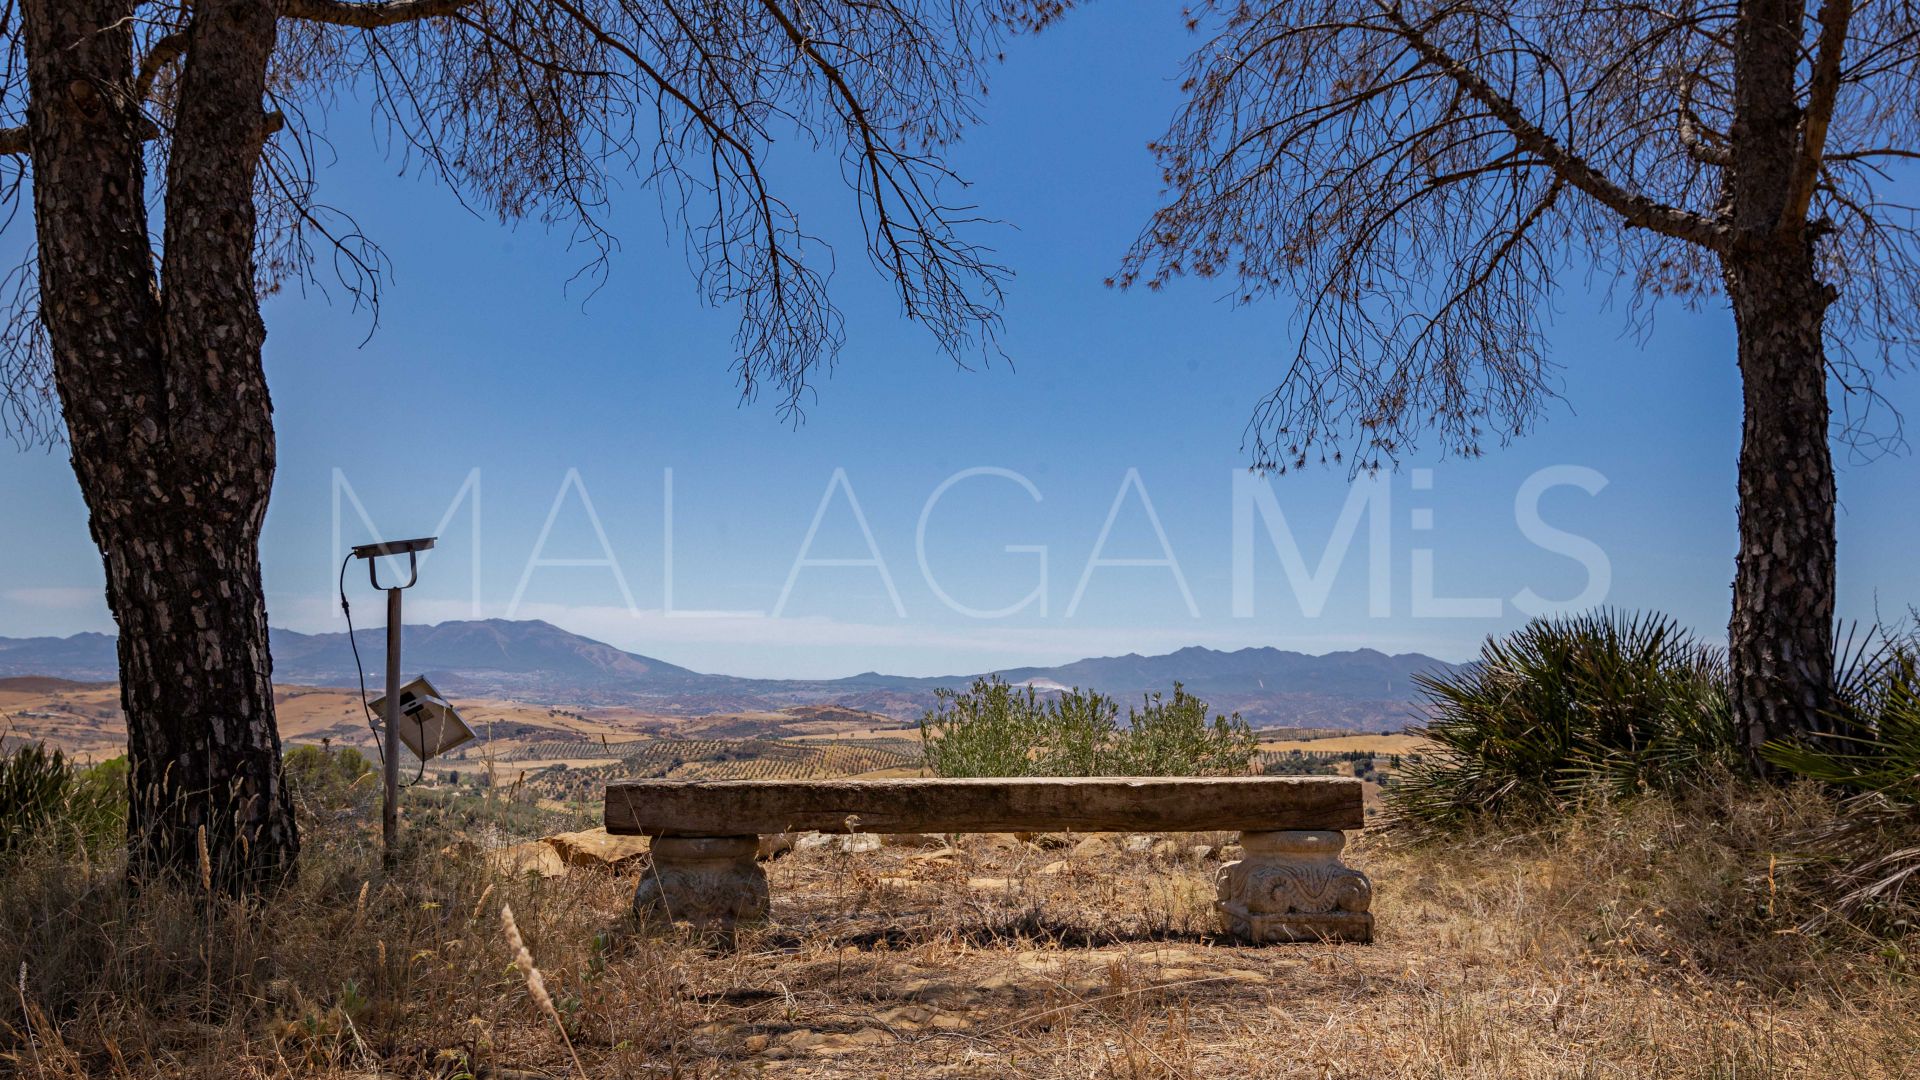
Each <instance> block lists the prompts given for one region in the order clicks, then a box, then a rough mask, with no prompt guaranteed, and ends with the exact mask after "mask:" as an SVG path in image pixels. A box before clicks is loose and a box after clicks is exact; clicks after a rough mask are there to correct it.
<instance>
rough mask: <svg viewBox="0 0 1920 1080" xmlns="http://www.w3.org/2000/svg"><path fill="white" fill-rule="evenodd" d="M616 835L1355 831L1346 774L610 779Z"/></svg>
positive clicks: (610, 820) (609, 819)
mask: <svg viewBox="0 0 1920 1080" xmlns="http://www.w3.org/2000/svg"><path fill="white" fill-rule="evenodd" d="M606 825H607V831H608V832H609V833H613V834H616V835H647V836H744V835H752V834H759V835H766V834H771V833H784V832H839V833H845V832H868V833H948V832H955V833H959V832H1026V831H1048V832H1212V831H1221V832H1229V831H1255V832H1272V831H1278V830H1302V829H1305V830H1338V829H1358V828H1361V827H1363V826H1364V825H1365V817H1364V811H1363V809H1362V805H1361V785H1360V781H1358V780H1353V779H1348V778H1346V777H1316V776H1249V777H1120V778H1115V777H1092V778H1081V777H1018V778H993V779H977V780H961V779H912V780H620V781H615V782H613V783H612V784H610V785H608V787H607V801H606Z"/></svg>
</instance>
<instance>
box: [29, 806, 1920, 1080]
mask: <svg viewBox="0 0 1920 1080" xmlns="http://www.w3.org/2000/svg"><path fill="white" fill-rule="evenodd" d="M1832 813H1833V810H1832V809H1831V804H1829V803H1828V802H1826V801H1825V800H1823V799H1821V798H1819V797H1817V796H1815V795H1814V794H1813V793H1811V792H1807V791H1786V792H1774V791H1768V792H1755V791H1752V790H1749V789H1743V788H1741V787H1738V786H1737V785H1733V784H1731V783H1723V784H1712V785H1708V786H1706V787H1703V788H1702V789H1700V790H1696V791H1692V792H1689V793H1686V794H1682V795H1676V796H1673V797H1663V798H1658V799H1647V800H1642V801H1639V802H1635V803H1632V804H1596V805H1592V806H1587V807H1585V808H1583V809H1581V810H1580V811H1579V812H1578V813H1577V814H1576V815H1574V816H1573V817H1571V818H1570V819H1568V820H1566V821H1564V822H1562V823H1560V824H1558V825H1554V826H1550V827H1549V826H1542V827H1540V828H1537V829H1534V830H1532V831H1523V832H1508V833H1503V834H1493V833H1489V834H1485V835H1479V836H1473V837H1465V838H1462V839H1460V840H1459V841H1457V842H1453V843H1450V844H1447V845H1445V846H1435V845H1432V844H1427V845H1422V846H1413V845H1410V844H1406V843H1404V842H1399V841H1396V840H1395V838H1394V837H1393V836H1392V835H1391V834H1387V835H1383V836H1374V835H1370V836H1367V837H1364V838H1362V839H1361V840H1360V841H1359V842H1357V843H1356V844H1355V846H1354V849H1353V854H1354V861H1355V862H1356V864H1358V865H1360V866H1362V867H1363V868H1365V869H1366V870H1368V871H1369V872H1370V873H1372V874H1373V875H1374V877H1375V880H1376V883H1377V886H1378V894H1379V895H1378V903H1377V905H1376V911H1377V914H1378V916H1379V933H1380V938H1379V941H1378V942H1377V943H1376V944H1375V945H1373V946H1350V945H1329V946H1277V947H1269V948H1246V947H1241V946H1238V945H1235V944H1233V943H1231V942H1227V941H1222V940H1220V939H1218V938H1216V937H1215V935H1214V932H1213V926H1214V924H1213V917H1212V913H1211V910H1210V901H1211V885H1210V879H1211V875H1212V873H1213V872H1214V871H1215V870H1216V869H1217V867H1218V864H1219V857H1218V854H1217V853H1212V852H1209V851H1208V850H1207V849H1206V845H1208V844H1214V843H1219V842H1221V841H1224V840H1227V839H1230V838H1228V837H1186V836H1182V837H1171V838H1168V839H1169V841H1170V842H1168V843H1163V844H1158V845H1152V844H1140V845H1134V848H1135V850H1129V847H1128V845H1127V844H1125V843H1124V840H1125V838H1122V837H1108V838H1091V839H1084V838H1079V837H1074V838H1069V840H1068V842H1067V843H1066V844H1065V845H1061V844H1058V843H1054V842H1052V840H1051V838H1036V840H1037V841H1038V842H1034V843H1025V842H1021V841H1018V840H1015V839H1014V838H1011V837H998V836H996V837H979V836H976V837H963V838H959V839H958V841H957V842H956V843H955V844H954V845H953V846H951V847H949V848H944V849H939V850H930V849H921V848H910V847H887V848H884V849H882V850H880V851H877V852H867V853H859V854H846V853H842V852H840V851H838V850H835V849H834V848H833V847H831V846H829V847H826V848H815V849H812V850H807V851H803V852H799V853H796V854H795V855H792V856H789V857H787V858H783V859H780V860H779V861H777V862H775V863H773V864H771V865H770V867H769V873H770V876H771V878H772V885H773V896H774V919H773V921H772V922H771V923H770V924H769V925H766V926H763V927H757V928H752V929H748V930H744V931H742V932H741V933H740V934H739V935H738V937H737V939H736V941H735V943H734V946H733V947H732V948H730V949H718V948H715V947H714V946H713V945H712V943H711V942H710V941H706V940H702V939H701V938H699V937H698V936H696V935H693V934H680V933H676V932H671V931H668V932H659V931H649V930H645V929H643V928H639V927H636V926H633V925H632V924H630V923H629V921H628V918H627V915H626V909H627V903H628V900H629V898H630V897H631V894H632V888H633V885H634V883H635V879H634V878H632V877H626V878H620V877H615V876H612V875H609V874H604V873H594V872H585V871H576V872H574V873H572V874H570V875H568V876H566V877H561V878H553V879H545V880H542V879H536V878H512V877H505V876H501V875H498V874H496V873H494V872H493V871H491V870H489V869H488V866H487V862H486V860H485V859H484V858H483V857H482V856H481V855H480V854H479V853H476V852H472V851H470V850H468V849H465V848H461V847H458V846H450V845H452V842H453V841H454V840H455V839H457V837H456V836H455V835H454V834H453V833H452V832H439V833H436V832H435V830H434V828H433V827H431V826H427V825H424V824H415V825H414V826H413V827H412V828H410V829H409V830H408V835H409V836H410V837H412V840H413V847H412V848H411V850H410V851H409V852H408V853H407V854H406V855H405V857H404V858H403V859H402V861H401V864H400V865H399V866H398V868H397V869H396V870H395V871H394V872H392V873H390V874H389V873H383V872H382V871H381V869H380V863H379V857H378V852H377V845H376V843H375V842H374V835H373V833H371V832H370V831H368V829H367V828H366V825H367V823H366V822H364V821H361V820H358V819H348V820H336V821H335V822H334V823H332V824H329V825H316V826H315V827H314V828H313V829H312V830H311V831H310V833H309V836H308V844H307V850H308V858H307V860H306V862H305V864H304V867H303V872H302V874H301V876H300V878H299V880H298V881H297V882H295V883H294V884H292V885H291V886H289V887H288V888H287V890H286V891H285V892H284V893H283V894H282V895H280V896H278V897H276V898H274V899H273V900H272V901H271V902H269V903H268V904H266V905H265V906H264V907H263V908H261V909H260V910H257V911H254V910H248V909H244V908H238V907H235V906H233V905H229V904H225V903H224V902H219V901H216V902H215V903H213V904H212V906H211V907H209V906H208V905H207V903H205V898H204V897H203V896H201V895H198V894H197V892H196V893H188V892H180V891H170V890H165V889H155V890H150V891H148V892H144V893H141V894H139V895H129V894H128V893H127V892H126V890H125V889H123V888H122V887H121V884H120V880H119V877H118V874H117V870H116V868H115V867H113V866H109V865H102V864H101V863H100V862H99V861H96V862H95V863H94V864H92V865H82V864H80V863H78V862H67V861H62V860H59V859H55V858H52V857H45V858H32V859H29V860H27V861H26V862H24V863H21V864H19V865H17V866H16V867H14V868H12V869H10V871H9V872H8V873H7V875H6V877H5V881H4V884H0V971H6V972H8V973H9V974H10V975H11V974H12V973H14V972H18V973H19V975H18V977H17V979H14V980H13V981H15V983H16V985H15V987H14V988H13V992H12V993H9V994H6V995H0V1072H5V1071H8V1070H11V1071H12V1072H13V1073H15V1074H18V1075H22V1076H27V1077H36V1078H38V1077H47V1078H56V1077H58V1078H67V1077H83V1076H84V1077H96V1076H97V1077H162V1076H164V1077H209V1078H211V1077H221V1078H227V1077H234V1078H241V1080H248V1078H270V1077H273V1078H278V1077H292V1076H300V1077H309V1076H311V1077H339V1078H347V1077H354V1078H359V1080H369V1078H372V1077H376V1076H378V1077H436V1078H443V1080H454V1078H456V1077H467V1078H474V1080H480V1078H488V1077H491V1078H496V1080H499V1078H508V1077H523V1078H524V1077H528V1076H546V1077H552V1076H557V1075H564V1074H573V1075H581V1076H592V1077H626V1076H633V1077H640V1076H649V1077H651V1076H676V1075H677V1076H687V1077H706V1076H734V1075H760V1074H775V1075H795V1076H833V1077H873V1076H902V1077H905V1076H914V1077H918V1076H956V1077H968V1076H982V1077H987V1076H990V1077H995V1078H1003V1077H1046V1078H1054V1077H1059V1078H1065V1077H1082V1078H1083V1077H1111V1078H1148V1077H1151V1078H1174V1077H1179V1078H1188V1077H1192V1078H1198V1077H1216V1076H1247V1077H1301V1078H1306V1077H1313V1078H1317V1080H1324V1078H1330V1077H1350V1078H1359V1077H1368V1078H1375V1077H1385V1078H1393V1077H1404V1078H1413V1077H1457V1078H1469V1077H1487V1078H1493V1077H1500V1078H1514V1077H1517V1078H1534V1077H1538V1078H1546V1077H1556V1078H1557V1077H1602V1076H1605V1077H1613V1076H1661V1077H1676V1078H1682V1080H1706V1078H1710V1077H1711V1078H1730V1077H1747V1076H1756V1077H1758V1076H1782V1077H1784V1076H1817V1077H1830V1076H1831V1077H1846V1078H1862V1080H1867V1078H1892V1077H1902V1076H1913V1075H1915V1072H1916V1065H1915V1064H1914V1061H1913V1053H1912V1048H1913V1047H1914V1046H1915V1045H1920V981H1916V971H1915V967H1914V962H1913V960H1912V959H1911V956H1912V951H1913V947H1914V944H1915V943H1914V942H1912V941H1906V942H1888V941H1886V940H1884V939H1871V938H1868V937H1865V936H1863V935H1856V934H1853V933H1850V932H1847V931H1845V930H1844V929H1842V930H1840V931H1838V932H1836V933H1833V934H1829V935H1826V936H1820V937H1814V936H1809V935H1804V934H1800V933H1796V932H1793V931H1792V927H1794V926H1796V925H1798V924H1799V923H1800V922H1801V921H1803V920H1804V917H1805V916H1806V915H1807V914H1808V913H1809V912H1810V911H1813V910H1816V909H1818V907H1819V905H1820V899H1821V898H1820V897H1819V896H1817V895H1814V894H1812V893H1810V892H1809V891H1808V890H1807V888H1806V887H1805V885H1804V884H1803V883H1802V882H1801V881H1800V880H1799V879H1797V878H1796V877H1795V876H1793V875H1792V874H1791V873H1789V872H1788V871H1786V870H1784V869H1782V867H1783V866H1785V865H1787V864H1785V863H1781V862H1777V861H1772V860H1770V855H1772V854H1773V851H1774V848H1775V847H1776V845H1777V844H1778V843H1779V838H1781V837H1783V836H1786V835H1789V834H1791V833H1792V832H1794V831H1795V830H1798V829H1802V828H1805V827H1807V826H1809V825H1817V824H1818V823H1820V822H1821V821H1822V820H1826V819H1829V818H1830V817H1831V815H1832ZM1196 847H1198V848H1199V850H1195V848H1196ZM442 848H446V851H445V852H443V851H442ZM1770 865H1771V866H1772V867H1773V873H1772V874H1771V875H1769V873H1768V870H1769V866H1770ZM494 907H499V908H500V909H501V921H500V931H501V932H503V934H502V933H501V932H495V931H493V930H492V928H491V927H490V925H489V923H490V921H491V920H490V919H489V918H488V917H487V916H488V913H489V912H491V911H492V910H493V909H494ZM502 936H504V937H505V944H506V948H505V950H504V954H503V950H502V947H501V943H500V942H501V937H502ZM529 942H531V943H533V944H534V945H537V947H538V949H539V959H540V961H541V964H540V966H536V965H535V963H534V954H533V953H532V951H531V950H530V949H529V948H528V943H529ZM529 1003H531V1004H532V1006H533V1007H532V1008H529V1007H528V1006H529Z"/></svg>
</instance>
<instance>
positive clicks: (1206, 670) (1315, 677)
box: [0, 619, 1452, 729]
mask: <svg viewBox="0 0 1920 1080" xmlns="http://www.w3.org/2000/svg"><path fill="white" fill-rule="evenodd" d="M358 643H359V648H360V658H361V660H362V662H363V664H364V665H365V668H366V671H367V677H368V680H369V686H370V688H371V689H373V691H374V692H375V693H378V692H379V688H378V687H377V686H376V685H374V681H375V680H377V679H379V678H381V677H382V672H383V671H384V663H385V659H384V657H385V650H386V634H385V631H384V630H370V631H363V632H361V633H359V634H358ZM273 662H274V672H273V674H274V681H275V682H279V683H283V684H284V683H292V684H304V685H310V686H353V685H355V683H356V676H355V670H354V660H353V652H352V649H351V648H350V647H349V645H348V641H347V635H346V634H344V633H335V634H301V633H296V632H294V631H292V630H275V631H273ZM405 664H406V670H407V672H408V674H409V675H411V674H415V673H425V674H427V675H428V676H429V677H431V678H432V679H433V681H434V682H435V684H436V685H438V686H439V687H440V689H441V690H443V691H445V692H447V693H449V694H456V695H463V696H474V697H505V698H515V699H519V700H522V701H532V702H539V703H542V704H584V705H594V704H598V705H629V706H635V707H640V708H645V709H648V710H651V711H655V712H660V713H665V714H670V715H705V714H709V713H723V712H742V711H751V710H762V709H765V710H774V709H782V708H787V707H789V706H794V705H838V706H844V707H847V708H855V709H864V710H867V711H869V712H876V713H882V714H884V715H888V716H893V717H898V718H901V719H908V718H911V717H915V716H918V715H919V714H920V712H921V711H922V710H924V709H925V708H927V707H928V706H929V705H930V704H932V702H933V694H934V691H935V690H938V689H943V688H960V687H964V686H966V685H967V684H968V683H970V682H972V681H973V679H974V676H972V675H952V676H942V677H936V678H912V677H907V676H900V675H882V674H879V673H877V672H867V673H865V674H861V675H854V676H850V677H848V678H844V679H742V678H736V677H733V676H729V675H707V674H702V673H700V672H697V671H690V670H688V669H686V668H683V667H677V666H675V665H673V664H669V663H666V662H665V661H661V660H655V659H653V658H651V657H647V656H641V655H639V654H637V653H630V652H623V651H621V650H619V649H616V648H614V647H613V646H611V645H607V644H605V643H603V642H599V641H595V640H593V639H591V638H586V637H582V636H580V635H579V634H574V633H569V632H568V631H566V630H562V629H560V628H559V627H557V626H554V625H552V624H551V623H546V622H540V621H538V620H524V621H510V620H505V619H487V620H483V621H475V622H446V623H441V624H439V625H437V626H409V627H407V629H406V653H405ZM1450 667H1452V665H1450V664H1448V663H1446V662H1445V661H1442V660H1436V659H1434V658H1433V657H1431V656H1425V655H1422V654H1420V653H1401V654H1398V655H1388V654H1386V653H1383V652H1378V651H1376V650H1373V649H1354V650H1351V651H1347V652H1333V653H1326V654H1324V655H1320V656H1310V655H1308V654H1306V653H1298V652H1289V651H1286V650H1282V649H1271V648H1257V649H1256V648H1250V649H1239V650H1235V651H1233V652H1222V651H1220V650H1217V649H1206V648H1200V647H1197V646H1196V647H1189V648H1185V649H1181V650H1179V651H1178V652H1173V653H1168V654H1166V655H1164V656H1140V655H1138V654H1136V653H1129V654H1127V655H1125V656H1105V657H1094V658H1089V659H1085V660H1076V661H1074V662H1073V663H1070V664H1062V665H1059V666H1058V667H1025V668H1013V669H1010V670H1003V671H1001V672H999V674H1000V675H1001V676H1002V677H1004V678H1005V679H1007V680H1008V681H1009V682H1014V683H1028V684H1031V685H1033V686H1035V687H1036V688H1038V689H1040V690H1043V691H1046V690H1060V689H1066V688H1069V687H1084V688H1087V689H1094V690H1099V691H1101V692H1103V693H1106V694H1109V695H1111V696H1113V697H1116V698H1119V699H1120V700H1121V701H1122V702H1123V703H1126V702H1130V701H1134V700H1137V699H1138V698H1139V697H1140V696H1141V695H1143V694H1146V693H1148V692H1150V691H1153V690H1160V691H1167V690H1170V689H1171V688H1172V686H1173V684H1174V682H1175V681H1176V680H1177V681H1179V682H1181V683H1184V684H1186V687H1187V689H1188V690H1189V691H1190V692H1192V693H1194V694H1196V695H1198V696H1200V697H1202V698H1205V699H1206V700H1207V701H1208V702H1209V703H1211V704H1212V705H1213V707H1214V708H1215V709H1217V710H1220V711H1222V712H1238V713H1240V714H1241V715H1242V716H1244V717H1245V718H1246V719H1247V720H1248V721H1249V722H1251V723H1253V724H1255V725H1256V726H1300V727H1343V728H1367V729H1372V728H1389V727H1391V728H1396V729H1397V728H1398V727H1400V726H1401V725H1402V724H1404V723H1405V722H1406V721H1407V719H1408V717H1409V715H1410V714H1411V713H1412V712H1413V710H1414V700H1415V696H1416V695H1415V692H1414V691H1415V688H1414V684H1413V676H1414V675H1416V674H1418V673H1421V672H1428V671H1441V670H1446V669H1448V668H1450ZM14 675H45V676H54V677H57V678H64V679H77V680H91V681H98V682H108V681H112V680H114V679H116V678H118V676H119V673H118V664H117V661H116V659H115V655H114V639H113V638H112V637H111V636H109V635H106V634H91V633H89V634H75V635H73V636H72V637H65V638H52V637H39V638H0V676H14Z"/></svg>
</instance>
